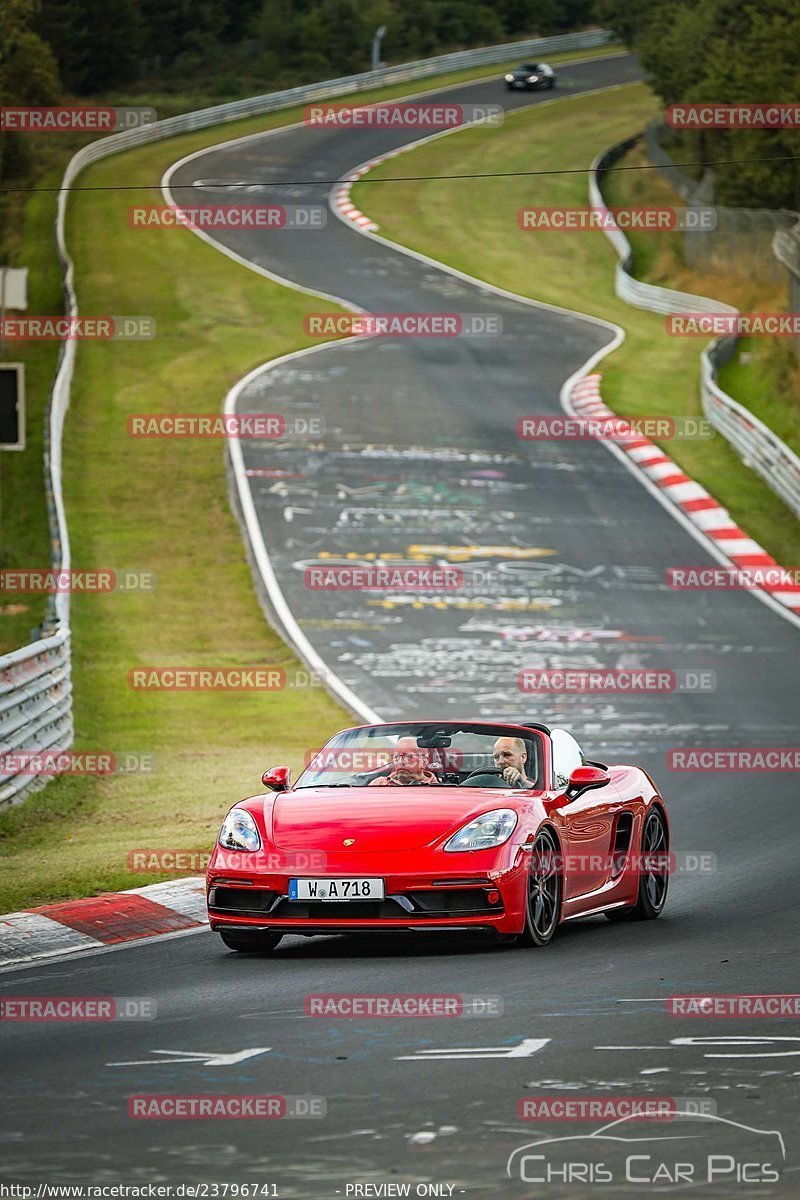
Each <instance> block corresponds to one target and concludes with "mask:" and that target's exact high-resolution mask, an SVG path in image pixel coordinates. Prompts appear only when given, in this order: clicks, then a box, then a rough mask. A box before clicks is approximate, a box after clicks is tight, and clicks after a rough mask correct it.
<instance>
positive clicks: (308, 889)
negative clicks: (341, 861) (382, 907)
mask: <svg viewBox="0 0 800 1200" xmlns="http://www.w3.org/2000/svg"><path fill="white" fill-rule="evenodd" d="M383 898H384V886H383V880H382V879H373V878H368V879H365V878H350V879H290V880H289V899H290V900H322V901H332V900H333V901H342V900H383Z"/></svg>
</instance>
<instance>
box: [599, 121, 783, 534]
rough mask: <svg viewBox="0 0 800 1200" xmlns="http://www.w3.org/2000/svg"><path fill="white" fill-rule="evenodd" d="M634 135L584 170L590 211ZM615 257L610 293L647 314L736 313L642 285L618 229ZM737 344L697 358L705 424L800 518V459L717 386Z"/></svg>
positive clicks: (612, 234)
mask: <svg viewBox="0 0 800 1200" xmlns="http://www.w3.org/2000/svg"><path fill="white" fill-rule="evenodd" d="M638 140H639V137H638V136H637V137H634V138H628V140H627V141H624V142H620V143H619V144H618V145H616V146H612V148H611V149H610V150H606V151H605V152H604V153H603V154H600V155H598V157H597V158H596V159H595V160H594V162H593V163H592V165H591V167H590V168H589V202H590V204H591V205H592V206H593V207H595V206H596V207H598V208H603V207H605V201H604V199H603V193H602V191H601V187H600V184H601V180H602V177H603V172H604V171H606V170H607V169H608V168H609V167H610V166H611V165H612V164H613V163H614V162H616V161H617V159H619V158H621V157H622V156H623V155H624V154H625V153H626V152H627V151H628V150H629V149H630V147H631V146H633V145H634V144H635V143H636V142H637V141H638ZM604 232H605V234H606V237H607V238H608V239H609V241H610V242H611V244H612V246H613V247H614V249H615V250H616V252H617V254H618V256H619V260H620V261H619V262H618V263H617V265H616V269H615V277H614V290H615V292H616V294H617V295H618V296H619V297H620V299H622V300H625V301H626V302H627V303H628V304H630V305H631V306H632V307H633V308H643V309H646V310H647V311H648V312H656V313H664V314H665V315H666V314H668V313H685V312H693V313H697V312H713V313H730V314H732V315H735V314H736V313H737V311H738V310H737V309H735V308H733V307H731V305H730V304H723V303H722V302H721V301H719V300H712V299H710V298H709V297H708V296H695V295H692V294H691V293H689V292H677V291H673V290H672V289H671V288H663V287H657V286H656V285H655V284H652V283H643V282H642V281H641V280H640V279H636V278H635V277H634V275H633V271H632V264H633V251H632V249H631V245H630V242H629V241H628V239H627V238H626V236H625V234H624V233H623V232H622V230H621V229H619V227H615V228H613V229H606V230H604ZM735 345H736V339H735V338H734V337H719V338H715V339H714V341H712V342H711V343H710V345H708V346H707V347H706V348H705V349H704V350H703V352H702V354H701V356H700V396H701V400H702V404H703V412H704V413H705V415H706V417H707V418H708V420H709V421H710V422H711V424H712V425H713V426H714V428H715V429H717V430H718V431H719V432H720V433H721V434H722V436H723V437H724V438H726V439H727V441H728V442H730V444H731V445H732V446H733V447H734V449H735V450H736V451H737V453H738V454H739V455H740V457H741V458H742V460H743V461H744V463H745V465H746V466H748V467H750V468H752V470H754V471H756V472H757V473H758V474H759V475H760V476H761V477H762V479H764V481H765V482H766V483H767V484H768V485H769V487H771V488H772V490H773V491H774V492H775V493H776V494H777V495H778V496H780V498H781V499H782V500H783V501H784V503H785V504H786V505H788V507H789V508H790V509H791V510H792V511H793V512H794V513H795V514H796V515H797V516H800V458H798V456H797V455H796V454H795V453H794V451H793V450H790V449H789V447H788V446H787V445H786V443H785V442H783V441H781V439H780V438H779V437H778V436H777V434H775V433H773V432H772V430H771V429H769V428H768V426H766V425H765V424H764V423H763V421H759V419H758V418H757V417H755V416H754V415H753V414H752V413H751V412H749V411H748V410H747V409H746V408H745V407H744V406H743V405H741V404H739V403H738V402H737V401H736V400H734V399H733V397H732V396H729V395H728V394H727V392H724V391H723V390H722V388H721V387H720V386H719V384H718V383H717V382H716V371H717V367H719V366H721V365H723V363H725V362H727V361H729V359H730V358H731V356H732V354H733V352H734V350H735Z"/></svg>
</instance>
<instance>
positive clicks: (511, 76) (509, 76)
mask: <svg viewBox="0 0 800 1200" xmlns="http://www.w3.org/2000/svg"><path fill="white" fill-rule="evenodd" d="M513 82H514V76H513V75H506V83H513Z"/></svg>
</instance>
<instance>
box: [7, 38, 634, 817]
mask: <svg viewBox="0 0 800 1200" xmlns="http://www.w3.org/2000/svg"><path fill="white" fill-rule="evenodd" d="M611 40H612V34H611V32H610V31H609V30H606V29H591V30H588V31H586V32H583V33H567V34H562V35H560V36H558V37H550V38H529V39H527V40H526V41H521V42H505V43H503V44H502V45H497V46H482V47H480V48H479V49H477V50H461V51H457V52H456V53H454V54H442V55H439V56H438V57H436V58H426V59H420V60H418V61H417V62H412V63H402V64H400V65H399V66H394V67H383V68H381V69H380V70H378V71H364V72H362V73H361V74H359V75H346V76H343V77H342V78H340V79H328V80H324V81H322V82H321V83H312V84H308V85H307V86H304V87H296V88H286V89H285V90H283V91H280V92H270V93H268V94H266V95H263V96H254V97H251V98H250V99H247V100H234V101H232V102H231V103H229V104H217V105H214V106H213V107H212V108H204V109H199V110H198V111H196V112H190V113H182V114H181V115H180V116H177V117H169V118H167V119H166V120H164V121H155V122H153V124H152V125H145V126H143V127H142V128H141V129H130V130H126V131H125V132H124V133H116V134H112V135H111V136H110V137H105V138H101V139H99V140H98V141H95V142H90V143H89V145H87V146H84V147H83V148H82V149H81V150H79V151H78V152H77V154H75V155H74V156H73V157H72V158H71V159H70V161H69V163H68V164H67V167H66V170H65V172H64V177H63V179H62V182H61V190H60V192H59V196H58V209H57V215H56V228H55V233H56V246H57V249H58V256H59V260H60V262H61V268H62V272H63V287H64V297H65V312H66V313H67V314H68V315H70V316H77V314H78V302H77V297H76V295H75V288H74V285H73V265H72V260H71V258H70V256H69V252H68V250H67V245H66V238H65V234H64V229H65V216H66V209H67V200H68V198H69V189H70V187H71V185H72V183H73V182H74V180H75V179H76V177H77V176H78V175H79V174H80V172H81V171H82V170H83V169H84V167H87V166H89V165H90V164H91V163H94V162H98V161H99V160H100V159H103V158H107V157H109V155H112V154H119V153H121V152H122V151H123V150H131V149H133V148H135V147H137V146H143V145H146V144H148V143H149V142H156V141H162V140H163V139H165V138H170V137H174V136H175V135H177V134H181V133H191V132H193V131H194V130H196V129H206V128H209V127H211V126H214V125H224V124H227V123H228V122H230V121H239V120H241V119H242V118H243V117H252V116H261V115H263V114H265V113H269V112H276V111H278V110H280V109H284V108H292V107H294V106H295V105H298V104H303V103H312V102H313V101H315V100H327V99H330V98H332V97H334V96H346V95H352V94H353V93H357V92H363V91H366V90H368V89H370V88H377V87H381V86H385V85H387V84H392V83H404V82H407V81H408V82H410V81H413V80H419V79H427V78H429V77H432V76H436V75H443V74H445V73H447V72H449V71H458V70H460V69H461V68H463V67H471V66H481V65H484V64H485V65H487V66H489V65H491V64H492V63H500V62H504V61H506V60H512V59H514V58H524V57H526V56H527V55H546V54H547V53H557V52H560V51H563V50H594V49H597V48H598V47H600V46H605V45H607V43H608V42H610V41H611ZM74 366H75V342H70V341H66V342H64V343H63V346H62V351H61V357H60V359H59V366H58V372H57V374H56V378H55V382H54V384H53V390H52V393H51V397H50V404H49V407H48V414H47V425H46V437H45V490H46V494H47V505H48V513H49V516H50V535H51V558H52V564H53V568H54V570H59V569H61V570H69V567H70V549H69V532H68V529H67V521H66V515H65V512H64V499H63V492H62V487H61V441H62V434H63V429H64V419H65V417H66V414H67V410H68V408H69V400H70V387H71V384H72V374H73V370H74ZM44 634H45V636H43V637H42V639H41V640H39V641H36V642H33V643H32V644H31V645H29V646H24V647H23V648H22V649H20V650H15V651H13V652H12V653H11V654H6V655H3V656H0V756H2V755H6V754H13V752H14V751H16V750H28V751H40V750H48V749H61V750H63V749H67V748H68V747H69V746H70V745H71V744H72V738H73V725H72V686H71V660H70V629H69V593H68V592H64V593H60V594H58V595H56V596H55V597H54V599H53V601H52V603H51V604H50V605H49V606H48V611H47V616H46V620H45V627H44ZM45 782H47V778H45V777H42V776H36V775H26V774H24V773H17V774H15V775H4V774H3V773H2V772H1V771H0V807H3V805H6V804H11V803H16V802H17V801H19V800H22V799H24V798H25V797H26V796H27V795H28V794H29V793H30V792H31V791H33V790H35V789H36V788H37V787H41V786H42V785H43V783H45Z"/></svg>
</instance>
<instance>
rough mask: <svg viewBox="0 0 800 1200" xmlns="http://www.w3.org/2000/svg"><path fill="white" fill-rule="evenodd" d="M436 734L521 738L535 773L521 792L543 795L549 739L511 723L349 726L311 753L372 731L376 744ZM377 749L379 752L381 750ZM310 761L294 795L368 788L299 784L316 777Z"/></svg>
mask: <svg viewBox="0 0 800 1200" xmlns="http://www.w3.org/2000/svg"><path fill="white" fill-rule="evenodd" d="M439 730H443V731H444V732H445V733H447V734H449V735H453V736H454V735H456V734H457V733H477V734H486V735H488V736H492V737H494V738H497V737H504V736H505V737H520V738H524V739H525V740H526V741H528V742H530V743H531V745H532V748H533V752H534V755H533V765H534V767H535V769H536V774H535V777H534V781H533V786H532V787H531V788H530V789H525V790H530V791H545V790H546V787H547V784H546V780H547V778H548V772H549V769H550V744H549V743H550V739H549V736H548V734H547V733H546V732H545V729H544V728H540V727H538V726H536V725H519V724H516V723H515V722H512V721H482V720H480V719H474V718H472V719H469V720H459V719H458V718H447V719H445V720H438V721H436V720H433V721H432V720H426V719H421V720H417V721H385V722H380V723H378V722H376V723H374V724H369V725H351V726H348V727H347V728H346V729H340V730H339V731H338V732H337V733H335V734H334V735H333V736H332V737H331V738H329V739H328V741H327V742H325V744H324V745H323V746H320V747H319V749H318V750H316V751H314V754H315V755H316V754H319V753H321V752H322V751H324V750H327V749H342V748H343V746H342V745H341V744H339V745H337V743H338V742H339V739H346V740H352V735H357V734H365V735H366V734H369V733H371V731H375V733H374V736H375V738H376V740H377V739H378V738H391V737H395V736H401V737H402V736H409V735H410V734H412V731H413V736H416V737H420V736H423V735H424V734H427V736H431V734H432V733H434V732H435V731H439ZM345 744H346V742H345ZM381 749H383V747H381ZM313 761H314V760H313V758H312V759H311V760H310V761H309V762H308V764H307V765H306V766H305V767H304V768H303V771H302V772H301V774H300V775H299V776H298V778H297V780H296V781H295V783H294V784H293V786H292V789H291V790H292V791H293V792H294V791H308V790H310V789H312V788H314V789H325V788H335V787H366V786H369V784H368V783H363V784H362V783H353V784H342V783H338V784H337V783H324V782H321V781H317V782H315V783H303V782H302V781H303V779H304V778H305V777H306V776H312V775H314V774H316V773H317V772H316V769H315V768H314V767H313ZM528 765H530V764H528ZM445 786H446V785H445ZM452 786H454V787H455V786H457V785H455V784H453V785H452ZM458 786H460V785H458ZM502 790H503V789H502V788H498V791H502ZM509 790H512V789H509ZM516 790H519V789H516Z"/></svg>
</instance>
